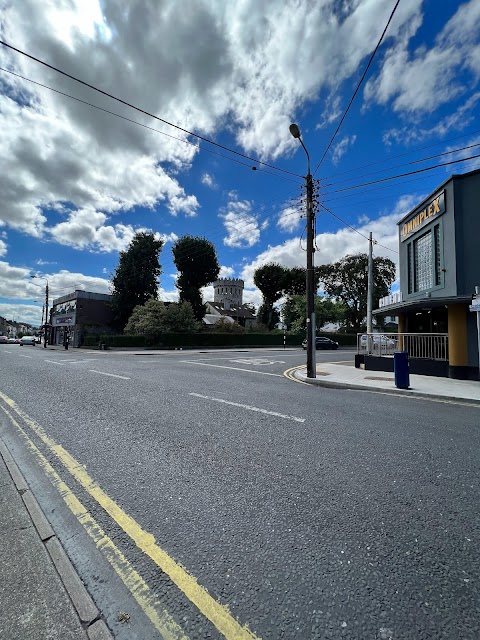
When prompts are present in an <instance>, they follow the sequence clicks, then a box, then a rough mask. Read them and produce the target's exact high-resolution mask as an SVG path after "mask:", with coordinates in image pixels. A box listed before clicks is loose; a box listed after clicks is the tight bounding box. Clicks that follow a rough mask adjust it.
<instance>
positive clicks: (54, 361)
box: [45, 359, 65, 367]
mask: <svg viewBox="0 0 480 640" xmlns="http://www.w3.org/2000/svg"><path fill="white" fill-rule="evenodd" d="M45 362H50V364H59V365H60V366H62V367H63V365H64V364H65V363H64V362H57V361H56V360H46V359H45Z"/></svg>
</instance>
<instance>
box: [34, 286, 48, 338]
mask: <svg viewBox="0 0 480 640" xmlns="http://www.w3.org/2000/svg"><path fill="white" fill-rule="evenodd" d="M30 277H31V278H38V279H39V280H45V282H46V283H47V284H46V285H45V324H44V326H43V348H44V349H46V348H47V324H48V279H47V278H45V277H44V276H30ZM42 324H43V310H42Z"/></svg>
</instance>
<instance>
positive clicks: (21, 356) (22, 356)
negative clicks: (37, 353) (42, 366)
mask: <svg viewBox="0 0 480 640" xmlns="http://www.w3.org/2000/svg"><path fill="white" fill-rule="evenodd" d="M19 357H20V358H31V357H32V356H24V355H23V354H22V353H21V354H20V355H19Z"/></svg>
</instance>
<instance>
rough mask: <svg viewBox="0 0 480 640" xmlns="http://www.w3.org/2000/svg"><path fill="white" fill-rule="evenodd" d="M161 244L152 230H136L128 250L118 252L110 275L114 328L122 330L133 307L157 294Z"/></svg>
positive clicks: (161, 241)
mask: <svg viewBox="0 0 480 640" xmlns="http://www.w3.org/2000/svg"><path fill="white" fill-rule="evenodd" d="M162 247H163V240H157V239H156V238H155V236H154V235H153V234H152V233H145V232H139V233H137V234H135V236H134V237H133V240H132V241H131V243H130V245H129V247H128V249H127V250H126V251H121V252H120V259H119V262H118V266H117V267H116V269H115V274H114V276H113V278H112V303H111V305H112V311H113V317H114V325H115V327H116V329H118V330H120V331H122V330H123V328H124V326H125V324H126V323H127V320H128V319H129V318H130V316H131V315H132V311H133V310H134V308H135V307H136V306H138V305H143V304H145V302H146V301H147V300H148V299H149V298H156V297H157V295H158V279H159V277H160V274H161V272H162V270H161V267H160V263H159V261H158V259H159V256H160V251H161V250H162Z"/></svg>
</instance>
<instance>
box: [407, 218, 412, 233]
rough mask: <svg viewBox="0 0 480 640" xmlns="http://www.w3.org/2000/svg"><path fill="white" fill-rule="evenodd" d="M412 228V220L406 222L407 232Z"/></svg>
mask: <svg viewBox="0 0 480 640" xmlns="http://www.w3.org/2000/svg"><path fill="white" fill-rule="evenodd" d="M412 229H413V221H412V220H410V222H409V223H408V224H407V233H410V232H411V230H412Z"/></svg>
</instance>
